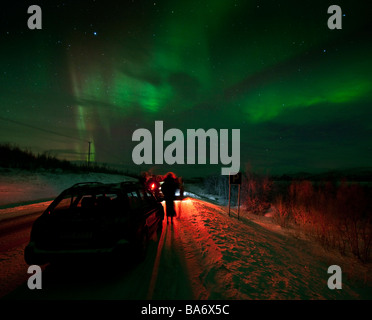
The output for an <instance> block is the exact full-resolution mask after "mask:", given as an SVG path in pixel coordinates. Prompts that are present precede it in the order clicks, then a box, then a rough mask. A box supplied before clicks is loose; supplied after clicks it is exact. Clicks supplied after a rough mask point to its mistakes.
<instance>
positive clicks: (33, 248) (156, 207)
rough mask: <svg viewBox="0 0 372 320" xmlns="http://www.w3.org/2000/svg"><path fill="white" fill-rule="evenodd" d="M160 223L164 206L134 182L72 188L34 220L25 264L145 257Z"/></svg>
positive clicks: (95, 183)
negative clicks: (92, 258) (113, 257)
mask: <svg viewBox="0 0 372 320" xmlns="http://www.w3.org/2000/svg"><path fill="white" fill-rule="evenodd" d="M163 219H164V209H163V206H162V204H161V203H160V202H159V201H158V200H157V199H156V198H155V197H154V196H153V194H152V193H151V192H150V191H149V190H147V189H146V188H145V187H144V186H142V185H140V184H138V183H134V182H122V183H118V184H103V183H97V182H89V183H79V184H75V185H73V186H72V187H71V188H68V189H66V190H65V191H63V192H62V193H61V194H60V195H59V196H58V197H57V198H56V199H55V200H54V201H53V202H52V203H51V204H50V205H49V207H48V208H47V209H46V210H45V212H44V213H43V214H42V215H41V216H40V217H39V218H37V219H36V221H35V222H34V224H33V226H32V230H31V237H30V243H29V244H28V245H27V247H26V248H25V261H26V263H27V264H30V265H31V264H39V265H41V264H45V263H48V262H54V261H71V260H72V261H74V260H75V259H79V258H86V257H94V258H96V257H97V256H99V255H110V256H115V257H120V258H124V259H130V260H133V258H134V257H136V258H138V259H143V258H144V257H145V255H146V250H147V246H148V243H149V240H150V239H151V238H152V236H153V235H154V234H155V233H156V232H157V231H159V230H161V228H162V223H163ZM128 253H129V254H128Z"/></svg>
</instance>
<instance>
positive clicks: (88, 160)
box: [88, 141, 92, 167]
mask: <svg viewBox="0 0 372 320" xmlns="http://www.w3.org/2000/svg"><path fill="white" fill-rule="evenodd" d="M88 143H89V150H88V167H89V166H90V144H91V143H92V142H91V141H89V142H88Z"/></svg>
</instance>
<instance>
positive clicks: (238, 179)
mask: <svg viewBox="0 0 372 320" xmlns="http://www.w3.org/2000/svg"><path fill="white" fill-rule="evenodd" d="M230 184H242V173H241V172H238V173H237V174H231V175H230Z"/></svg>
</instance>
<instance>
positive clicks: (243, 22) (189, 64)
mask: <svg viewBox="0 0 372 320" xmlns="http://www.w3.org/2000/svg"><path fill="white" fill-rule="evenodd" d="M8 3H10V2H8ZM8 3H7V4H6V5H4V4H2V8H1V10H0V11H1V13H0V14H1V17H0V18H1V21H0V26H1V28H0V44H1V51H0V57H1V59H0V92H1V94H0V110H1V114H0V143H3V142H10V143H14V144H17V145H19V146H20V147H24V148H29V149H31V150H32V151H34V152H44V151H47V152H50V153H52V154H54V155H56V156H57V157H58V158H61V159H68V160H86V158H87V152H88V141H92V150H93V152H94V156H93V159H94V160H95V161H97V162H104V163H108V164H116V165H123V166H124V167H125V168H132V169H133V170H134V171H136V170H137V171H139V170H140V168H138V167H136V166H135V165H134V164H133V162H132V150H133V148H134V146H135V145H136V144H137V143H136V142H132V133H133V131H134V130H136V129H138V128H147V129H149V130H151V131H153V129H154V121H155V120H163V121H164V129H165V130H166V129H170V128H179V129H181V130H183V131H184V132H186V131H185V130H186V129H188V128H190V129H197V128H203V129H205V130H207V129H209V128H215V129H240V130H241V168H242V169H244V167H245V164H247V163H249V164H250V165H251V167H252V168H253V169H255V170H259V171H265V172H270V173H286V172H288V173H289V172H298V171H309V172H319V171H322V170H329V169H342V168H350V167H364V166H371V163H372V162H371V160H372V148H371V146H372V144H371V141H372V139H371V138H372V124H371V123H372V122H371V115H372V111H371V107H372V106H371V101H372V90H371V88H372V76H371V75H372V61H371V58H372V42H371V34H370V30H372V26H371V22H370V21H371V17H370V10H368V8H367V7H366V5H367V4H368V2H365V1H336V2H335V1H326V0H315V1H308V0H304V1H289V0H283V1H280V0H279V1H238V0H237V1H234V0H228V1H227V0H224V1H220V0H219V1H216V0H214V1H200V0H188V1H156V0H154V1H134V0H133V1H108V0H105V1H100V0H96V1H80V0H79V1H39V0H36V1H32V2H31V1H30V2H25V1H14V3H15V4H8ZM32 4H37V5H39V6H40V7H41V9H42V18H43V20H42V30H29V29H28V27H27V20H28V18H29V17H30V14H28V13H27V8H28V6H29V5H32ZM332 4H337V5H339V6H340V7H341V9H342V14H343V17H342V30H329V29H328V27H327V20H328V18H329V17H330V15H329V14H328V13H327V9H328V7H329V6H330V5H332ZM230 132H231V131H230ZM221 166H223V165H222V164H220V165H195V166H192V165H189V166H171V167H168V166H163V167H160V166H156V165H154V166H148V167H146V168H150V167H152V168H153V169H154V170H155V172H158V173H165V172H166V171H169V170H172V171H174V172H176V173H179V174H182V175H184V176H196V175H202V174H209V173H219V172H220V168H221ZM143 168H145V167H143Z"/></svg>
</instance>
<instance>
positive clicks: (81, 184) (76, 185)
mask: <svg viewBox="0 0 372 320" xmlns="http://www.w3.org/2000/svg"><path fill="white" fill-rule="evenodd" d="M95 184H98V185H103V183H102V182H79V183H75V184H74V185H73V186H72V187H71V188H76V187H81V186H84V185H95Z"/></svg>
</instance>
